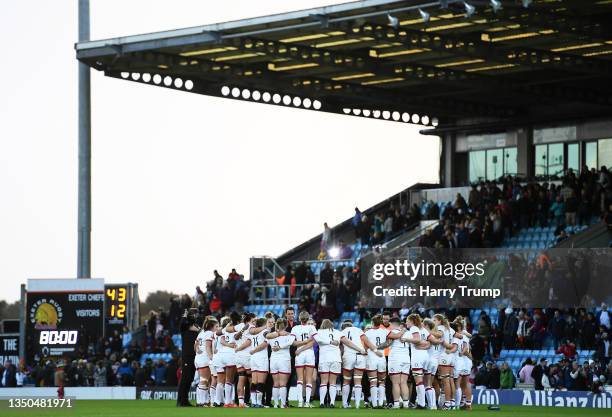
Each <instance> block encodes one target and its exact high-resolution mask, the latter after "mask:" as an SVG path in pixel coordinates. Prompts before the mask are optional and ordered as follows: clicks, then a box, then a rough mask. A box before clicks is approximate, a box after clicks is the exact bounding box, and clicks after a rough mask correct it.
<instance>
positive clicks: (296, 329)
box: [291, 324, 317, 342]
mask: <svg viewBox="0 0 612 417" xmlns="http://www.w3.org/2000/svg"><path fill="white" fill-rule="evenodd" d="M291 334H292V335H293V336H295V340H297V341H298V342H303V341H305V340H308V339H310V338H312V337H313V336H314V335H315V334H317V329H316V328H315V327H314V326H313V325H310V324H298V325H296V326H293V328H292V329H291Z"/></svg>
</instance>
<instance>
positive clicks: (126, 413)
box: [0, 400, 611, 417]
mask: <svg viewBox="0 0 612 417" xmlns="http://www.w3.org/2000/svg"><path fill="white" fill-rule="evenodd" d="M317 406H318V403H317ZM338 406H339V404H338V403H336V407H338ZM333 414H338V415H339V416H345V417H348V416H351V417H353V416H355V415H361V416H363V417H383V416H386V417H393V416H396V415H398V414H399V415H422V416H435V415H437V416H441V415H447V414H455V415H465V416H475V417H479V416H490V417H506V416H512V417H530V416H533V417H549V416H550V417H553V416H554V417H556V416H581V417H582V416H607V417H609V416H610V415H611V412H610V410H609V409H608V410H605V409H585V408H580V409H576V408H555V407H520V406H501V410H500V411H489V410H487V407H486V406H475V407H474V410H472V411H471V412H468V411H447V412H443V411H426V410H403V409H401V410H372V409H367V408H362V409H359V410H355V409H354V408H351V409H348V410H343V409H341V408H335V409H328V408H322V409H321V408H312V409H303V408H286V409H270V408H261V409H239V408H229V409H228V408H196V407H193V408H177V407H176V406H175V403H174V401H167V400H158V401H154V400H151V401H146V400H77V401H75V403H74V406H73V408H68V409H66V408H64V409H41V408H30V409H24V408H19V409H17V408H12V409H11V408H8V403H7V401H0V415H1V416H2V417H12V416H22V417H27V416H32V417H39V416H42V417H44V416H67V417H97V416H99V417H170V416H181V417H182V416H185V417H192V416H206V417H227V416H236V417H238V416H249V417H250V416H253V417H270V416H275V415H276V416H279V417H280V416H283V417H328V416H330V415H333Z"/></svg>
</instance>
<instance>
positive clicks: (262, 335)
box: [247, 329, 268, 359]
mask: <svg viewBox="0 0 612 417" xmlns="http://www.w3.org/2000/svg"><path fill="white" fill-rule="evenodd" d="M267 333H268V329H264V330H262V331H261V332H259V333H257V334H250V333H249V334H248V338H249V339H250V340H251V348H250V349H248V348H247V351H249V352H250V351H251V350H253V349H255V348H256V347H257V346H259V345H261V344H262V343H265V342H267V340H266V334H267ZM251 356H252V357H253V358H259V357H263V356H265V357H266V359H267V358H268V349H262V350H260V351H259V352H256V353H254V354H252V355H251Z"/></svg>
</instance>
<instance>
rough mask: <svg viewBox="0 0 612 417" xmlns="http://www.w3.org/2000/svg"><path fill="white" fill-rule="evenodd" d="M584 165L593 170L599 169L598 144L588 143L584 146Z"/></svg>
mask: <svg viewBox="0 0 612 417" xmlns="http://www.w3.org/2000/svg"><path fill="white" fill-rule="evenodd" d="M584 163H585V165H586V166H587V167H588V168H589V169H591V168H597V142H587V143H586V144H585V146H584Z"/></svg>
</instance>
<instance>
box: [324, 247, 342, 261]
mask: <svg viewBox="0 0 612 417" xmlns="http://www.w3.org/2000/svg"><path fill="white" fill-rule="evenodd" d="M327 253H328V254H329V257H330V258H332V259H336V258H338V256H339V255H340V248H338V247H337V246H332V247H331V248H329V250H328V251H327Z"/></svg>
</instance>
